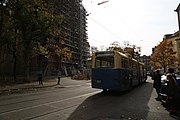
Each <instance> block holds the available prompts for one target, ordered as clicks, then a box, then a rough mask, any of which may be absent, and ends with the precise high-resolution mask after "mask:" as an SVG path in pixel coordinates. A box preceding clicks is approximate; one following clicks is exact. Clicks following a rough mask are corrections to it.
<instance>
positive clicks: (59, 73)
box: [57, 70, 61, 85]
mask: <svg viewBox="0 0 180 120" xmlns="http://www.w3.org/2000/svg"><path fill="white" fill-rule="evenodd" d="M57 76H58V82H57V85H60V82H61V71H60V70H58V72H57Z"/></svg>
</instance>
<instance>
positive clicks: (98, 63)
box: [95, 56, 114, 68]
mask: <svg viewBox="0 0 180 120" xmlns="http://www.w3.org/2000/svg"><path fill="white" fill-rule="evenodd" d="M95 67H96V68H113V67H114V56H101V57H96V60H95Z"/></svg>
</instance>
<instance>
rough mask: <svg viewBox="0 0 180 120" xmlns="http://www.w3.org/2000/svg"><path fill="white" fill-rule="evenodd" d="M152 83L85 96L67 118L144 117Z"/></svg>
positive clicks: (76, 119) (71, 119)
mask: <svg viewBox="0 0 180 120" xmlns="http://www.w3.org/2000/svg"><path fill="white" fill-rule="evenodd" d="M152 91H153V88H152V83H145V84H143V85H141V86H138V87H136V88H134V89H133V90H131V91H125V92H117V91H111V92H108V93H106V94H104V93H98V94H95V95H93V96H90V97H89V98H87V99H86V100H85V101H84V102H83V103H82V104H81V105H79V106H78V107H77V109H76V110H75V111H74V112H73V113H72V114H71V115H70V117H69V118H68V120H104V119H106V120H107V119H108V120H109V119H118V120H119V119H133V120H134V119H146V117H147V115H148V110H149V107H148V102H149V100H150V98H151V94H152Z"/></svg>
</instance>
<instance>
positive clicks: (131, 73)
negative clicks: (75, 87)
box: [91, 51, 146, 90]
mask: <svg viewBox="0 0 180 120" xmlns="http://www.w3.org/2000/svg"><path fill="white" fill-rule="evenodd" d="M145 80H146V71H145V67H144V64H142V63H140V62H138V61H137V60H135V59H133V58H131V57H129V56H127V55H125V54H123V53H121V52H118V51H98V52H95V53H94V54H93V56H92V81H91V82H92V87H93V88H98V89H103V90H128V89H129V88H131V87H132V86H135V85H139V84H141V83H143V82H144V81H145Z"/></svg>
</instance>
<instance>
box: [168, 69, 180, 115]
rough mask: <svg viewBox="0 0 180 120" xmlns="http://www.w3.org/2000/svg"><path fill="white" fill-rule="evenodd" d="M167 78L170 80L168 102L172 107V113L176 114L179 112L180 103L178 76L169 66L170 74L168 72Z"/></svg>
mask: <svg viewBox="0 0 180 120" xmlns="http://www.w3.org/2000/svg"><path fill="white" fill-rule="evenodd" d="M167 80H168V88H167V91H168V92H167V100H166V102H167V103H168V104H169V107H170V113H169V114H170V115H176V114H177V108H176V106H177V104H178V99H177V95H178V85H177V82H176V76H175V75H174V69H173V68H169V69H168V74H167Z"/></svg>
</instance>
